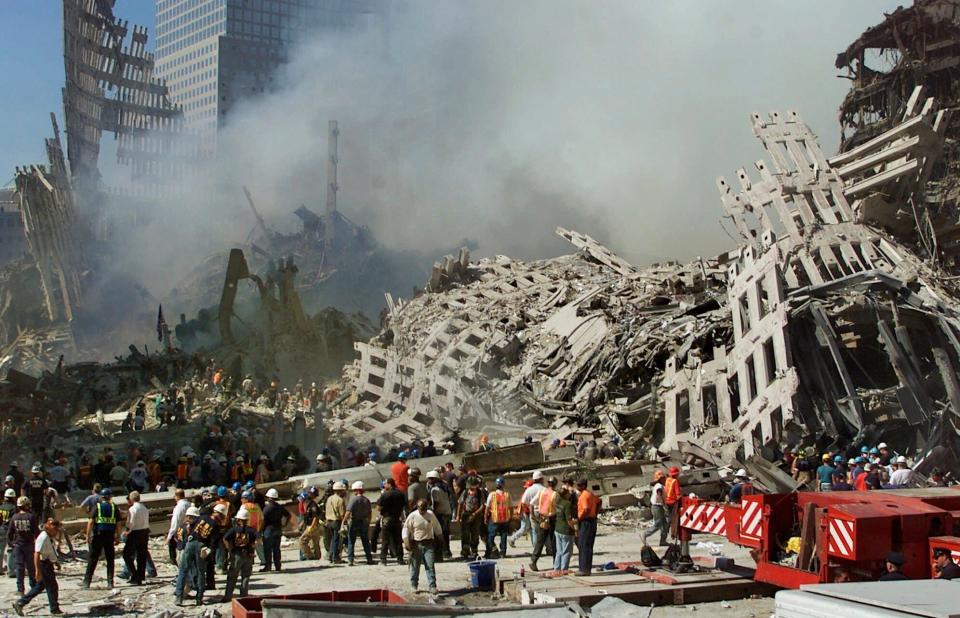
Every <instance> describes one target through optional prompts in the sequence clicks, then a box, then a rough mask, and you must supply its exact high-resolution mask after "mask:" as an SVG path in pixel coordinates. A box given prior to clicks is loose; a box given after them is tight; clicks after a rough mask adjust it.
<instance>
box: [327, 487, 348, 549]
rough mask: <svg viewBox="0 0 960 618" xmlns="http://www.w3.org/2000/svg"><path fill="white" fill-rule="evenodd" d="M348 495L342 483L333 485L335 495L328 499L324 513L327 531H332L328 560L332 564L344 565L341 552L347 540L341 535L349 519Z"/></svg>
mask: <svg viewBox="0 0 960 618" xmlns="http://www.w3.org/2000/svg"><path fill="white" fill-rule="evenodd" d="M346 493H347V486H346V485H345V484H344V483H343V482H342V481H337V482H336V483H334V484H333V495H332V496H330V497H329V498H327V505H326V509H325V511H324V521H326V524H327V530H329V531H330V551H329V553H328V554H327V558H328V559H329V560H330V564H342V563H343V560H341V559H340V550H341V548H342V546H343V544H344V541H345V540H346V538H345V536H346V535H342V534H341V533H340V531H341V528H343V521H344V519H346V517H347V502H346V500H344V496H345V495H346Z"/></svg>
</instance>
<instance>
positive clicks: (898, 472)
mask: <svg viewBox="0 0 960 618" xmlns="http://www.w3.org/2000/svg"><path fill="white" fill-rule="evenodd" d="M894 463H895V466H896V467H895V469H894V471H893V472H892V473H891V474H890V486H891V487H892V488H894V489H902V488H904V487H910V486H911V485H913V470H911V469H910V466H909V465H907V458H906V457H904V456H903V455H900V456H898V457H897V458H896V459H895V460H894Z"/></svg>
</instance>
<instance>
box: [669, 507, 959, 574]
mask: <svg viewBox="0 0 960 618" xmlns="http://www.w3.org/2000/svg"><path fill="white" fill-rule="evenodd" d="M694 534H716V535H720V536H724V537H726V538H727V539H728V540H729V541H731V542H732V543H736V544H737V545H741V546H744V547H749V548H751V549H752V551H751V552H750V553H751V555H752V556H753V557H754V560H755V562H756V573H755V575H754V577H755V579H756V580H757V581H762V582H766V583H769V584H773V585H775V586H779V587H782V588H799V587H800V585H802V584H815V583H831V582H834V581H835V580H836V579H837V577H838V576H840V574H841V573H843V574H845V575H846V576H847V577H849V579H850V580H851V581H873V580H876V579H877V578H878V577H879V576H880V575H881V574H882V573H883V571H884V563H885V560H884V558H885V556H886V555H887V553H888V552H890V551H897V552H900V553H902V554H903V556H904V558H905V560H906V563H905V564H904V567H903V571H904V573H905V574H906V575H907V576H908V577H911V578H915V579H922V578H930V577H932V576H933V570H932V565H933V560H932V552H933V550H934V549H936V548H939V547H945V548H948V549H951V550H952V551H953V552H954V555H955V556H960V491H958V490H957V489H954V488H926V489H896V490H881V491H826V492H794V493H789V494H753V495H748V496H744V497H743V499H742V500H741V502H739V503H720V502H710V501H706V500H701V499H699V498H684V499H683V502H682V504H681V508H680V538H681V541H690V540H691V538H692V537H693V535H694ZM791 537H799V538H800V540H801V542H800V553H799V554H794V553H792V552H787V551H786V546H787V544H788V542H789V540H790V538H791ZM955 559H956V558H955Z"/></svg>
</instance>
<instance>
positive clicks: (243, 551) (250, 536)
mask: <svg viewBox="0 0 960 618" xmlns="http://www.w3.org/2000/svg"><path fill="white" fill-rule="evenodd" d="M248 519H249V513H247V509H245V508H243V507H240V510H239V511H237V514H236V516H235V517H234V521H235V522H236V523H235V525H234V526H233V527H232V528H230V529H229V530H227V533H226V534H225V535H223V545H224V547H226V548H227V553H228V560H229V566H228V567H227V585H226V588H225V589H224V592H223V599H222V601H221V602H223V603H226V602H228V601H230V600H231V599H232V598H233V589H234V587H235V586H236V585H237V579H238V578H239V579H240V596H241V597H245V596H247V592H248V591H249V590H250V575H251V574H252V573H253V556H254V547H256V545H257V537H258V535H257V531H256V530H254V529H253V528H251V527H250V526H248V525H247V521H248Z"/></svg>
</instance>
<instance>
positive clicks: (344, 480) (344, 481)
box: [340, 478, 350, 485]
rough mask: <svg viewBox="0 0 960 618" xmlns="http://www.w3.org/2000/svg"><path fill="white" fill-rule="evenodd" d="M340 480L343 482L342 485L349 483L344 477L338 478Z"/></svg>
mask: <svg viewBox="0 0 960 618" xmlns="http://www.w3.org/2000/svg"><path fill="white" fill-rule="evenodd" d="M340 482H341V483H343V484H344V485H349V484H350V481H348V480H347V479H346V478H342V479H340Z"/></svg>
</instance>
